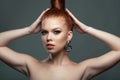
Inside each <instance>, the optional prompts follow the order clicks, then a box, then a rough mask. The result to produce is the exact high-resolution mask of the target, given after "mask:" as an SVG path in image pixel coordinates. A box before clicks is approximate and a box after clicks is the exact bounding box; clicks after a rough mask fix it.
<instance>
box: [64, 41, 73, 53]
mask: <svg viewBox="0 0 120 80" xmlns="http://www.w3.org/2000/svg"><path fill="white" fill-rule="evenodd" d="M65 50H66V52H70V51H71V50H72V46H71V41H67V43H66V46H65Z"/></svg>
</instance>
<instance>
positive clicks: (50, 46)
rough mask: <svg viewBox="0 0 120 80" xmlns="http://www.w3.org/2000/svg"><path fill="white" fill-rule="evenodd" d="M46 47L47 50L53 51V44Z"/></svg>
mask: <svg viewBox="0 0 120 80" xmlns="http://www.w3.org/2000/svg"><path fill="white" fill-rule="evenodd" d="M46 47H47V49H53V48H54V45H53V44H47V45H46Z"/></svg>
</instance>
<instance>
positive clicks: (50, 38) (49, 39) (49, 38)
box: [47, 33, 52, 42]
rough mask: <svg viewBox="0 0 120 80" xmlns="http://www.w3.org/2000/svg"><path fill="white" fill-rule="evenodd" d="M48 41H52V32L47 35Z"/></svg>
mask: <svg viewBox="0 0 120 80" xmlns="http://www.w3.org/2000/svg"><path fill="white" fill-rule="evenodd" d="M49 41H52V34H51V33H49V34H48V35H47V42H49Z"/></svg>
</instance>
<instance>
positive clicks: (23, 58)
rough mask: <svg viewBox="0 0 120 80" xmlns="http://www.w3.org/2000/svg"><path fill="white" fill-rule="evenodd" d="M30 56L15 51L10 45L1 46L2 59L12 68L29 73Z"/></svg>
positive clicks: (0, 57) (0, 56)
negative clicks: (28, 62)
mask: <svg viewBox="0 0 120 80" xmlns="http://www.w3.org/2000/svg"><path fill="white" fill-rule="evenodd" d="M29 59H30V56H28V55H25V54H22V53H18V52H15V51H13V50H11V49H10V48H8V47H0V60H2V61H3V62H4V63H6V64H7V65H9V66H11V67H12V68H14V69H16V70H18V71H20V72H22V73H24V74H27V72H28V71H27V61H28V60H29Z"/></svg>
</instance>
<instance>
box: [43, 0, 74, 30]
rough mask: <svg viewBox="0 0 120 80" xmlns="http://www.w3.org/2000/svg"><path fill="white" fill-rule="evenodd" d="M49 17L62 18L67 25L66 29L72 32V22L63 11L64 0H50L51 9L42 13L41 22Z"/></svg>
mask: <svg viewBox="0 0 120 80" xmlns="http://www.w3.org/2000/svg"><path fill="white" fill-rule="evenodd" d="M49 17H63V18H64V19H65V21H66V23H67V26H68V29H69V30H72V27H73V21H72V18H71V17H70V16H69V14H68V13H67V11H66V10H65V0H51V8H50V9H49V10H48V11H46V12H45V13H44V15H43V16H42V18H41V21H43V20H44V19H46V18H49Z"/></svg>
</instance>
